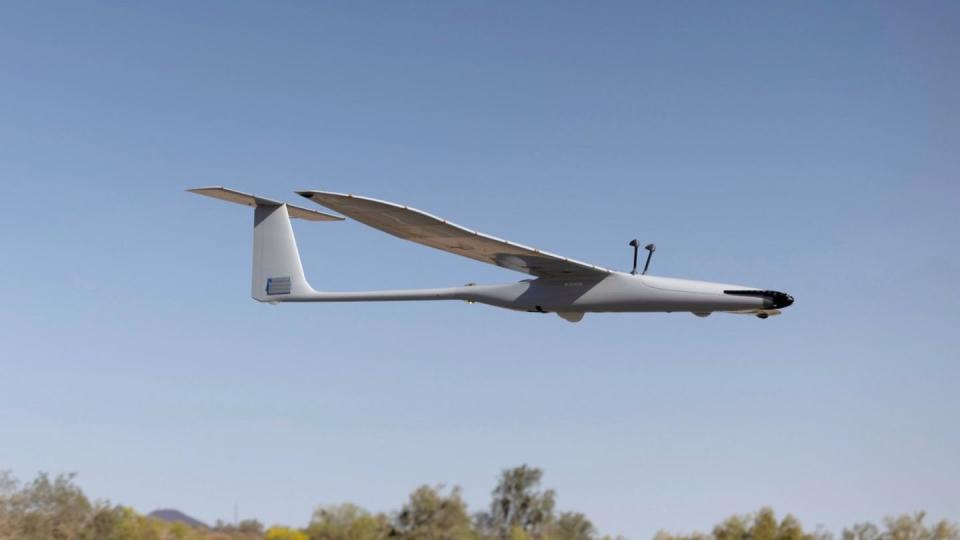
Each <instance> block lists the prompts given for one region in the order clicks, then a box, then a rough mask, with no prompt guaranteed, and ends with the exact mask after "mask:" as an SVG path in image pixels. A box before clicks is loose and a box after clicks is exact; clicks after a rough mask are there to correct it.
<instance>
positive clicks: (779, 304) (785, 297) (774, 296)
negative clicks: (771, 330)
mask: <svg viewBox="0 0 960 540" xmlns="http://www.w3.org/2000/svg"><path fill="white" fill-rule="evenodd" d="M767 299H768V300H769V301H770V303H771V306H770V307H772V308H774V309H779V308H785V307H787V306H789V305H791V304H793V297H792V296H790V295H789V294H787V293H782V292H779V291H767Z"/></svg>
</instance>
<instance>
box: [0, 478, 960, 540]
mask: <svg viewBox="0 0 960 540" xmlns="http://www.w3.org/2000/svg"><path fill="white" fill-rule="evenodd" d="M74 480H75V476H74V475H59V476H56V477H54V478H51V477H50V476H49V475H47V474H40V475H38V476H37V477H36V478H35V479H34V480H33V481H31V482H27V483H20V482H18V481H17V480H16V479H14V478H13V477H12V476H11V475H10V474H9V473H3V472H0V540H14V539H16V540H611V538H610V537H608V536H603V537H601V535H600V534H599V533H598V532H597V529H596V527H594V525H593V523H591V522H590V520H589V519H588V518H587V516H585V515H584V514H582V513H580V512H570V511H558V510H557V508H556V492H555V491H554V490H552V489H543V488H542V487H541V484H542V480H543V471H542V470H541V469H538V468H535V467H529V466H526V465H523V466H520V467H515V468H512V469H506V470H504V471H502V473H501V474H500V477H499V479H498V482H497V486H496V488H494V490H493V492H492V493H491V501H490V505H489V507H488V508H487V509H486V510H484V511H480V512H476V513H470V511H469V510H468V508H467V505H466V503H465V502H464V500H463V498H462V496H461V492H460V489H459V488H457V487H453V488H450V489H447V488H445V487H444V486H427V485H425V486H421V487H419V488H417V489H416V490H415V491H414V492H413V493H411V494H410V496H409V498H408V499H407V501H406V502H405V503H404V504H403V506H402V507H401V508H400V509H399V510H396V511H394V512H390V513H383V512H380V513H371V512H368V511H366V510H364V509H363V508H361V507H359V506H357V505H354V504H350V503H345V504H339V505H333V506H321V507H319V508H317V509H316V511H315V512H314V513H313V515H312V517H311V519H310V522H309V524H308V525H307V526H306V527H304V528H293V527H286V526H280V525H275V526H272V527H269V528H266V527H264V525H263V524H261V523H260V522H258V521H255V520H247V521H242V522H239V523H236V524H226V523H223V522H218V523H216V524H215V525H214V526H213V527H199V526H197V527H191V526H189V525H187V524H184V523H168V522H164V521H161V520H158V519H153V518H150V517H148V516H144V515H142V514H140V513H137V512H136V511H134V510H133V509H131V508H129V507H125V506H121V505H112V504H110V503H109V502H105V501H91V500H90V499H89V498H88V497H87V496H86V495H85V494H84V493H83V491H82V490H81V489H80V488H79V487H78V486H77V485H76V483H75V481H74ZM619 538H620V537H618V540H619ZM654 540H835V536H834V534H833V533H831V532H829V531H824V530H821V529H817V530H813V531H810V530H805V529H804V528H803V526H802V525H801V523H800V521H798V520H797V519H796V518H795V517H793V516H791V515H789V514H788V515H787V516H785V517H784V518H782V519H779V520H778V519H777V517H776V515H775V514H774V512H773V510H771V509H769V508H763V509H760V510H759V511H757V512H754V513H752V514H748V515H734V516H731V517H730V518H728V519H726V520H725V521H723V522H722V523H720V524H718V525H717V526H716V527H714V528H713V530H712V531H711V532H709V533H689V534H672V533H668V532H665V531H661V532H659V533H657V534H656V535H655V537H654ZM840 540H960V529H958V526H957V524H956V523H953V522H949V521H946V520H944V521H940V522H937V523H933V524H930V525H927V524H926V523H925V514H924V513H923V512H917V513H914V514H904V515H901V516H893V517H888V518H886V519H885V520H884V521H883V522H882V523H881V524H880V525H879V526H878V525H875V524H873V523H869V522H864V523H857V524H854V525H852V526H850V527H848V528H845V529H844V530H843V531H842V532H841V533H840Z"/></svg>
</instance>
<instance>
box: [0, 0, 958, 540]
mask: <svg viewBox="0 0 960 540" xmlns="http://www.w3.org/2000/svg"><path fill="white" fill-rule="evenodd" d="M958 28H960V5H958V4H957V3H956V2H942V3H931V2H895V3H885V2H874V1H864V2H841V3H836V2H824V3H818V2H797V3H771V2H756V3H715V2H669V3H662V4H643V3H638V2H623V3H616V2H601V3H596V2H583V3H557V2H522V3H479V2H452V3H451V2H432V3H428V2H384V3H362V2H361V3H356V2H354V3H350V2H343V3H315V2H304V3H298V2H279V3H278V2H262V3H240V2H215V1H206V2H199V3H197V2H163V3H153V4H148V3H139V5H136V4H130V3H116V2H107V3H97V2H87V3H76V2H63V3H48V2H19V3H12V2H11V3H5V4H3V5H2V6H0V183H2V188H3V189H2V194H3V198H4V204H3V212H2V217H0V220H2V227H0V242H2V246H3V256H2V258H0V262H2V264H0V281H2V282H3V283H4V287H3V307H2V308H0V469H2V468H8V469H11V470H12V471H13V472H14V473H15V474H16V475H17V476H18V477H20V478H21V479H30V478H32V477H33V476H34V475H35V474H36V473H37V472H38V471H50V472H53V473H56V472H68V471H75V472H77V473H79V477H78V481H79V483H80V485H81V486H83V488H84V489H85V490H86V491H87V492H88V493H89V494H90V495H91V496H94V497H97V498H107V499H110V500H111V501H113V502H119V503H123V504H129V505H132V506H133V507H135V508H136V509H138V510H140V511H143V512H148V511H150V510H153V509H155V508H157V507H176V508H179V509H181V510H183V511H185V512H187V513H190V514H192V515H195V516H197V517H198V518H200V519H203V520H206V521H213V520H215V519H217V518H223V519H232V515H233V507H234V504H235V503H236V504H238V505H239V509H240V515H241V517H255V518H258V519H260V520H262V521H265V522H267V523H268V524H269V523H286V524H290V525H298V526H302V525H305V524H306V522H307V520H308V519H309V516H310V513H311V511H312V509H313V508H314V507H315V506H317V505H319V504H329V503H336V502H342V501H353V502H355V503H358V504H360V505H362V506H364V507H366V508H368V509H371V510H385V511H386V510H392V509H396V508H398V507H399V506H400V505H401V504H402V502H403V501H404V499H405V497H406V495H407V494H408V493H409V492H410V491H412V490H413V489H414V488H416V487H417V486H418V485H420V484H423V483H430V484H433V483H440V482H445V483H447V484H448V485H459V486H462V487H463V489H464V493H465V496H466V499H467V500H468V502H469V503H470V505H471V508H472V510H480V509H482V508H485V507H486V504H487V502H488V500H489V492H490V490H491V489H492V488H493V486H494V482H495V479H496V476H497V475H498V473H499V471H500V470H501V469H503V468H506V467H510V466H514V465H519V464H522V463H529V464H532V465H535V466H539V467H542V468H544V469H545V471H546V477H545V484H546V485H547V486H548V487H553V488H556V489H557V490H558V492H559V497H558V503H559V504H558V505H559V508H560V509H569V510H578V511H583V512H585V513H587V515H588V516H589V517H590V518H591V519H592V520H593V521H594V522H595V524H596V525H597V527H598V528H599V529H600V530H601V531H602V532H604V533H610V534H618V533H619V534H624V535H626V536H628V537H629V538H634V539H643V538H649V537H650V536H651V535H652V534H653V533H654V532H655V531H656V530H658V529H661V528H663V529H668V530H672V531H691V530H696V529H699V530H706V529H709V527H711V526H712V525H713V524H714V523H716V522H718V521H719V520H721V519H722V518H724V517H725V516H727V515H729V514H731V513H734V512H749V511H753V510H756V509H757V508H759V507H760V506H762V505H772V506H773V507H774V508H775V509H776V510H777V511H778V512H780V513H783V512H793V513H795V514H796V515H797V516H798V517H799V518H800V519H801V520H802V521H803V523H804V524H805V525H806V526H808V527H811V528H812V527H814V526H816V525H817V524H822V525H824V526H826V527H828V528H831V529H833V530H838V529H839V528H841V527H842V526H844V525H849V524H851V523H852V522H854V521H862V520H874V521H876V520H879V519H880V518H882V517H883V516H884V515H885V514H888V513H894V512H907V511H913V510H916V509H927V510H928V511H929V512H930V513H931V515H932V517H934V518H949V519H953V520H956V519H960V497H958V496H957V486H958V485H960V429H958V424H957V418H958V413H960V382H958V381H960V353H958V346H960V336H958V322H960V316H958V303H960V293H958V287H957V281H956V279H957V277H958V273H960V256H958V241H960V218H958V210H960V183H958V178H957V174H958V173H957V171H958V170H960V143H958V141H960V101H958V98H957V96H960V31H958ZM212 184H223V185H228V186H232V187H235V188H237V189H240V190H243V191H248V192H255V193H258V194H262V195H265V196H271V197H278V198H286V199H288V200H295V199H298V198H299V197H297V196H296V195H294V194H293V193H292V192H293V190H295V189H309V188H314V189H329V190H333V191H343V192H352V193H357V194H363V195H369V196H373V197H377V198H381V199H385V200H390V201H396V202H401V203H404V204H408V205H411V206H413V207H416V208H420V209H423V210H426V211H428V212H431V213H434V214H437V215H440V216H443V217H446V218H449V219H451V220H453V221H455V222H457V223H460V224H462V225H465V226H468V227H471V228H475V229H478V230H481V231H484V232H486V233H489V234H494V235H497V236H501V237H505V238H509V239H511V240H514V241H517V242H522V243H525V244H528V245H534V246H537V247H540V248H543V249H547V250H550V251H553V252H556V253H560V254H563V255H567V256H570V257H575V258H578V259H581V260H585V261H590V262H594V263H597V264H600V265H604V266H608V267H612V268H618V269H624V270H626V269H629V263H630V256H631V255H630V248H629V247H628V246H627V242H628V241H629V240H630V239H632V238H634V237H638V238H639V239H640V240H641V242H643V243H646V242H656V243H657V245H658V246H659V250H658V251H657V254H656V257H655V258H654V261H653V264H652V273H654V274H658V275H669V276H677V277H690V278H697V279H705V280H712V281H722V282H732V283H741V284H746V285H750V286H758V287H765V288H772V289H777V290H783V291H787V292H789V293H791V294H793V295H794V296H795V297H796V298H797V303H796V304H795V305H794V306H793V307H791V308H789V309H788V310H786V312H785V314H784V315H783V316H781V317H777V318H772V319H770V320H767V321H761V320H758V319H756V318H753V317H739V316H731V315H714V316H712V317H709V318H707V319H699V318H696V317H693V316H690V315H688V314H672V315H666V314H649V315H644V314H625V315H587V317H586V318H585V319H584V321H583V322H581V323H579V324H570V323H567V322H565V321H563V320H561V319H559V318H557V317H556V316H554V315H536V314H527V313H514V312H509V311H504V310H498V309H495V308H491V307H487V306H483V305H466V304H463V303H459V302H451V303H402V304H401V303H396V304H350V305H288V306H279V307H271V306H268V305H261V304H258V303H256V302H254V301H252V300H251V299H250V298H249V274H250V258H251V255H250V244H251V221H252V218H251V215H250V214H251V213H250V211H249V210H247V209H244V208H242V207H239V206H235V205H229V204H224V203H221V202H218V201H213V200H210V199H205V198H202V197H197V196H195V195H192V194H188V193H185V192H184V191H183V190H184V189H185V188H189V187H196V186H203V185H212ZM304 202H306V201H304ZM307 204H308V205H309V203H307ZM295 228H296V232H297V235H298V240H299V243H300V248H301V251H302V254H303V261H304V265H305V267H306V271H307V276H308V278H309V279H310V280H311V282H312V283H313V285H314V286H315V287H317V288H321V289H328V290H350V289H375V288H399V287H421V286H424V287H426V286H446V285H461V284H463V283H466V282H470V281H476V282H481V283H496V282H506V281H513V280H519V279H523V278H524V277H525V276H523V275H521V274H517V273H514V272H510V271H508V270H503V269H499V268H496V267H492V266H487V265H483V264H480V263H477V262H474V261H471V260H468V259H461V258H458V257H454V256H451V255H448V254H445V253H442V252H439V251H434V250H431V249H429V248H426V247H422V246H418V245H415V244H410V243H407V242H403V241H400V240H398V239H396V238H393V237H390V236H388V235H385V234H383V233H380V232H377V231H374V230H372V229H368V228H365V227H364V226H363V225H360V224H358V223H355V222H343V223H332V224H328V223H303V222H297V223H296V224H295Z"/></svg>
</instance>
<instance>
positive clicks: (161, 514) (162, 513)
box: [147, 508, 209, 529]
mask: <svg viewBox="0 0 960 540" xmlns="http://www.w3.org/2000/svg"><path fill="white" fill-rule="evenodd" d="M147 517H151V518H153V519H156V520H160V521H164V522H166V523H183V524H184V525H189V526H191V527H200V528H202V529H207V528H209V527H207V524H206V523H204V522H202V521H200V520H199V519H194V518H192V517H190V516H188V515H186V514H184V513H183V512H181V511H179V510H174V509H172V508H161V509H159V510H154V511H153V512H150V513H149V514H147Z"/></svg>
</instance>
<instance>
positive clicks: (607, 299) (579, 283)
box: [283, 272, 771, 313]
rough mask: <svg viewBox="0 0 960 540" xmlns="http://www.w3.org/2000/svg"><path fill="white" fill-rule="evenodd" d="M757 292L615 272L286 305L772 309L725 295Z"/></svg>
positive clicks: (316, 297) (316, 296)
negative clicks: (416, 303) (409, 303)
mask: <svg viewBox="0 0 960 540" xmlns="http://www.w3.org/2000/svg"><path fill="white" fill-rule="evenodd" d="M730 290H742V291H757V289H754V288H750V287H743V286H741V285H728V284H723V283H711V282H706V281H693V280H687V279H675V278H664V277H657V276H648V275H633V274H628V273H622V272H615V273H612V274H610V275H608V276H606V277H604V278H603V279H601V280H596V281H586V280H546V279H529V280H523V281H520V282H517V283H507V284H498V285H468V286H463V287H447V288H438V289H412V290H396V291H369V292H342V293H341V292H318V291H314V292H307V293H304V294H298V295H293V296H286V295H285V297H284V298H283V301H285V302H290V301H294V302H370V301H410V300H464V301H468V302H478V303H481V304H489V305H492V306H497V307H502V308H506V309H514V310H520V311H541V312H580V313H590V312H630V311H635V312H654V311H661V312H663V311H666V312H670V311H683V312H693V313H712V312H714V311H746V310H757V309H764V308H769V307H771V305H770V302H769V301H767V300H765V298H764V297H762V296H737V295H730V294H727V293H726V292H724V291H730Z"/></svg>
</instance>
